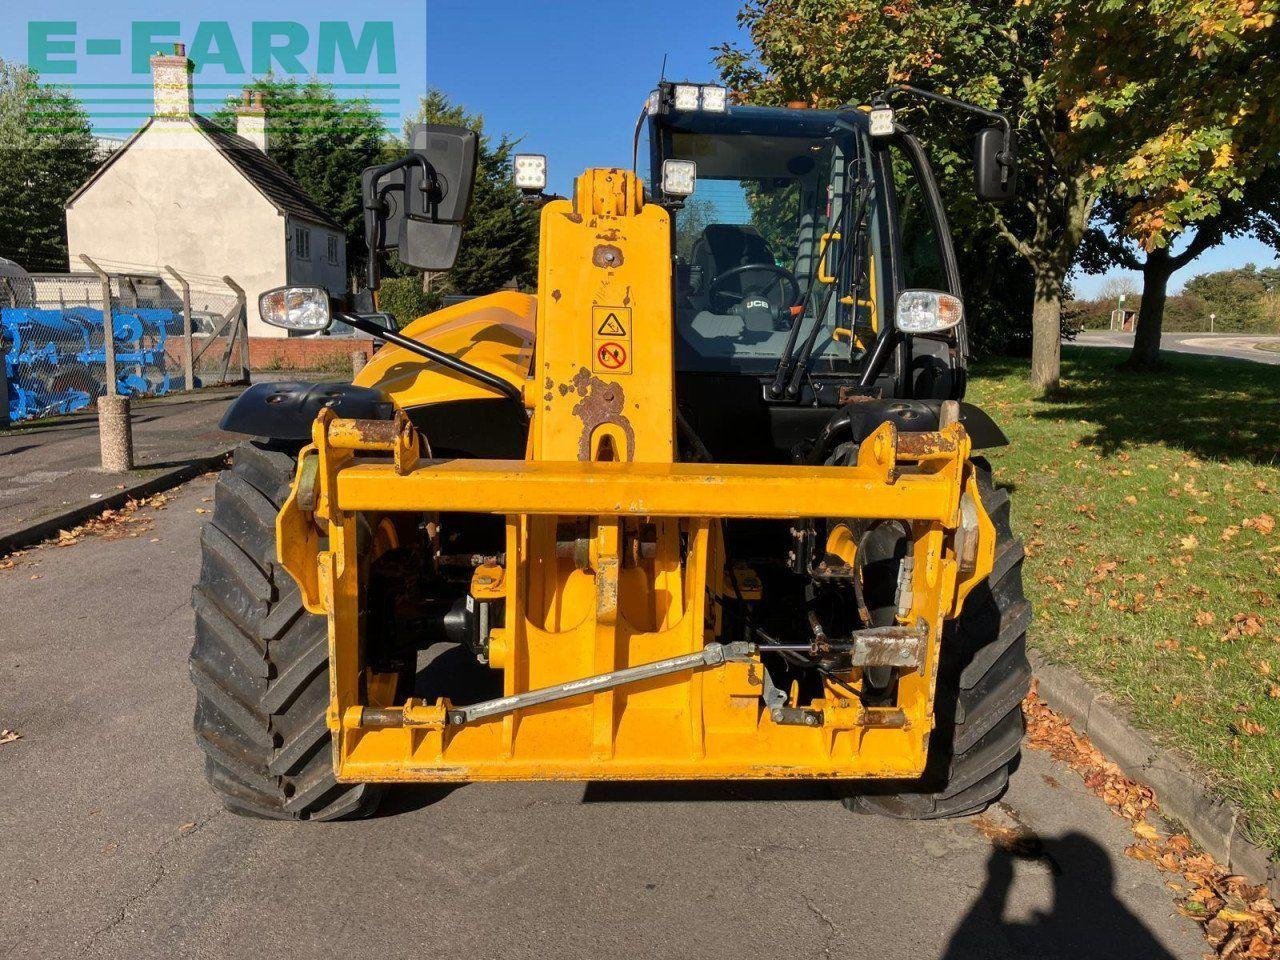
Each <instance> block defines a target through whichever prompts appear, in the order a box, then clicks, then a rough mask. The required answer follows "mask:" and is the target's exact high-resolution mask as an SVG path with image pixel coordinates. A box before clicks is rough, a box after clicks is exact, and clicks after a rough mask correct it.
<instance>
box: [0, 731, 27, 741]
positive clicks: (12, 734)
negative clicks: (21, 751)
mask: <svg viewBox="0 0 1280 960" xmlns="http://www.w3.org/2000/svg"><path fill="white" fill-rule="evenodd" d="M21 739H22V734H20V733H18V731H17V730H0V743H13V741H15V740H21Z"/></svg>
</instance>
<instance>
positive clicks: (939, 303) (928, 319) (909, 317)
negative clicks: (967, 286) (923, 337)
mask: <svg viewBox="0 0 1280 960" xmlns="http://www.w3.org/2000/svg"><path fill="white" fill-rule="evenodd" d="M963 319H964V304H963V303H962V302H961V301H960V298H959V297H953V296H952V295H951V294H949V293H940V292H939V291H937V290H904V291H902V293H901V294H900V295H899V297H898V312H897V323H898V329H899V330H901V331H902V332H903V333H941V332H942V331H943V330H950V329H952V328H953V327H958V326H959V325H960V321H961V320H963Z"/></svg>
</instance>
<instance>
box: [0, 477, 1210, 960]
mask: <svg viewBox="0 0 1280 960" xmlns="http://www.w3.org/2000/svg"><path fill="white" fill-rule="evenodd" d="M212 496H213V484H212V481H211V480H210V479H208V478H203V479H200V480H198V481H196V482H193V483H191V484H188V485H187V486H185V487H183V488H181V489H180V490H179V491H177V492H176V493H175V494H174V499H173V500H172V501H171V502H170V503H169V504H168V506H167V507H165V508H164V509H161V510H154V511H152V510H149V511H145V512H144V514H143V516H146V517H150V518H152V519H151V522H150V524H149V525H146V524H135V525H133V526H131V527H130V528H128V529H127V531H125V533H126V535H125V536H124V538H123V539H117V540H108V539H101V538H97V539H85V540H82V541H80V542H79V543H76V544H75V545H73V546H67V547H52V546H47V547H42V548H39V549H35V550H32V551H30V552H29V553H27V554H25V555H23V556H20V557H18V558H16V562H15V563H14V565H12V566H11V567H9V568H8V569H0V591H2V592H3V596H4V598H5V602H4V603H3V604H0V727H6V728H9V729H13V730H16V731H17V732H18V733H19V734H21V739H20V740H17V741H14V742H11V743H4V744H0V864H3V865H4V868H3V870H0V956H3V957H6V958H8V960H19V958H41V960H48V958H55V957H58V958H60V957H71V956H76V957H99V958H111V960H118V958H137V957H157V958H159V957H163V958H166V960H167V958H180V957H198V958H213V957H278V956H299V957H320V956H344V957H353V958H365V957H388V958H400V957H408V956H418V955H422V956H433V955H439V956H447V957H456V958H459V960H469V958H477V957H484V958H502V960H515V958H526V957H527V958H538V960H545V958H547V957H554V958H557V960H559V958H576V957H582V958H592V960H599V958H605V957H613V956H619V957H621V956H625V957H650V956H663V957H699V958H721V957H723V958H732V960H740V958H742V957H743V956H757V957H766V958H771V957H783V956H787V957H836V958H839V957H860V958H861V957H870V956H874V957H877V958H886V960H894V958H903V960H907V958H910V960H927V958H935V957H946V958H948V960H979V958H1009V960H1012V958H1015V957H1017V958H1025V957H1037V958H1055V960H1057V958H1062V960H1066V958H1073V960H1075V958H1080V957H1088V958H1090V960H1111V958H1114V960H1121V958H1124V960H1129V958H1139V957H1140V958H1143V960H1161V958H1170V957H1176V958H1179V960H1181V958H1188V960H1190V958H1199V957H1200V956H1201V955H1202V954H1203V953H1204V952H1205V949H1206V945H1205V942H1204V940H1203V938H1202V935H1201V933H1200V931H1199V928H1198V927H1197V926H1196V925H1195V924H1193V923H1192V922H1190V921H1188V920H1185V919H1183V918H1182V917H1180V916H1178V915H1177V914H1176V912H1175V910H1174V903H1173V896H1172V894H1171V893H1170V892H1169V891H1168V890H1167V889H1166V888H1165V887H1164V885H1163V882H1162V879H1161V877H1160V875H1159V874H1158V873H1157V872H1156V871H1155V870H1154V868H1152V867H1151V866H1150V865H1149V864H1146V863H1141V862H1138V861H1136V860H1133V859H1131V858H1129V857H1126V856H1125V855H1124V849H1125V846H1126V845H1127V844H1129V843H1131V842H1133V835H1132V833H1131V832H1130V829H1129V826H1128V824H1127V823H1126V822H1125V821H1123V820H1121V819H1119V818H1117V817H1115V816H1114V815H1112V814H1111V813H1110V812H1109V811H1108V810H1107V808H1106V807H1105V806H1104V805H1103V803H1102V802H1101V801H1100V800H1098V799H1097V798H1096V797H1094V796H1093V795H1092V794H1090V793H1089V792H1088V791H1087V790H1086V789H1085V788H1084V786H1083V784H1082V783H1081V781H1080V778H1079V777H1078V776H1077V775H1076V774H1074V773H1073V772H1071V771H1070V770H1068V769H1066V768H1065V767H1063V766H1061V765H1059V764H1057V763H1055V762H1054V761H1052V760H1051V759H1049V758H1048V757H1047V756H1046V755H1045V754H1044V753H1039V752H1029V753H1027V754H1026V755H1025V758H1024V761H1023V764H1022V767H1021V769H1020V770H1019V771H1018V772H1017V774H1016V775H1015V777H1014V780H1013V785H1012V788H1011V790H1010V791H1009V793H1008V795H1007V796H1006V798H1005V800H1004V801H1003V802H1002V804H1001V805H1000V806H999V807H996V808H993V809H992V810H991V811H989V812H988V814H986V815H985V817H983V818H969V819H964V820H959V821H951V822H937V823H909V822H898V821H892V820H882V819H873V818H867V817H861V816H857V815H854V814H850V813H848V812H847V811H845V810H844V809H843V808H842V807H841V806H840V805H839V804H838V803H837V802H835V801H834V800H833V799H832V795H831V792H830V790H829V788H828V787H826V786H823V785H821V784H817V785H815V784H806V783H799V782H793V783H775V784H762V785H753V784H747V783H727V784H688V785H681V784H667V785H653V784H589V785H585V786H584V785H583V784H573V783H561V784H554V783H553V784H502V785H480V784H476V785H468V786H464V787H461V788H458V789H428V788H395V789H393V791H392V793H391V795H390V797H389V798H388V802H387V803H386V804H385V805H384V808H383V811H382V812H381V814H380V815H379V816H378V817H376V818H374V819H371V820H366V821H361V822H355V823H337V824H279V823H270V822H264V821H259V820H246V819H242V818H240V817H236V816H233V815H231V814H228V813H226V812H224V811H223V810H222V808H221V807H220V805H219V804H218V802H217V800H216V799H215V798H214V796H213V794H212V793H210V792H209V790H208V789H207V787H206V786H205V783H204V779H203V776H202V773H201V766H202V762H201V755H200V753H199V751H198V750H197V748H196V745H195V742H194V738H193V735H192V732H191V712H192V708H193V702H194V694H193V693H192V690H191V687H190V684H189V683H188V680H187V653H188V650H189V649H190V646H191V641H192V629H193V627H192V613H191V608H190V601H189V596H190V589H191V582H192V580H193V579H194V577H195V575H196V572H197V569H198V566H199V549H198V540H199V528H200V525H201V523H202V522H203V521H204V519H205V517H206V515H207V514H208V512H209V511H210V510H211V508H212V501H211V498H212Z"/></svg>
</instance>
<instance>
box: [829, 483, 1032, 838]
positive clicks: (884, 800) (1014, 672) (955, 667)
mask: <svg viewBox="0 0 1280 960" xmlns="http://www.w3.org/2000/svg"><path fill="white" fill-rule="evenodd" d="M974 466H975V467H976V468H977V477H978V490H979V494H980V496H981V497H982V503H983V506H985V507H986V509H987V512H988V514H990V516H991V520H992V523H993V524H994V525H995V528H996V557H995V565H994V567H993V568H992V571H991V576H990V577H989V578H988V579H987V581H986V582H985V583H982V584H979V585H978V586H977V587H975V588H974V590H973V592H972V593H970V594H969V597H968V599H967V600H966V601H965V605H964V609H963V610H962V611H961V613H960V616H959V617H958V618H957V619H956V620H954V621H952V622H951V623H949V624H948V626H947V631H946V633H945V635H944V638H943V644H942V656H943V660H942V663H941V665H940V668H939V673H938V693H937V698H936V706H935V710H936V714H937V726H936V727H935V728H934V731H933V734H932V737H931V739H930V742H929V760H928V766H927V768H926V770H925V774H924V776H923V777H922V778H921V779H920V780H919V781H910V782H905V783H904V782H902V781H896V782H894V783H891V784H885V785H883V786H878V787H868V788H865V790H861V791H860V792H859V793H858V794H856V795H854V796H849V797H845V798H844V799H843V800H842V802H843V803H844V805H845V806H846V807H848V808H849V809H850V810H853V811H856V812H859V813H873V814H879V815H881V816H890V817H896V818H900V819H906V820H933V819H941V818H944V817H962V816H967V815H969V814H973V813H978V812H980V811H982V810H984V809H986V808H987V807H988V806H989V805H990V804H992V803H994V802H995V801H996V800H998V799H1000V797H1001V796H1002V795H1003V794H1004V791H1005V789H1006V788H1007V787H1008V785H1009V776H1010V774H1012V773H1013V771H1014V770H1015V769H1017V766H1018V760H1019V757H1020V755H1021V751H1022V738H1023V733H1024V731H1025V724H1024V722H1023V717H1022V700H1023V698H1024V697H1025V696H1026V695H1027V691H1028V690H1029V689H1030V686H1031V664H1030V663H1029V662H1028V661H1027V627H1028V626H1029V625H1030V623H1031V604H1030V603H1029V602H1028V601H1027V598H1026V596H1025V595H1024V594H1023V592H1022V559H1023V550H1022V543H1021V542H1020V541H1019V540H1017V539H1016V538H1015V537H1014V535H1013V530H1012V529H1011V527H1010V524H1009V491H1007V490H997V489H995V487H994V485H993V484H992V481H991V467H990V465H989V464H988V463H987V462H986V460H982V459H975V460H974Z"/></svg>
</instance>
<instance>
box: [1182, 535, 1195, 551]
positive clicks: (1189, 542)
mask: <svg viewBox="0 0 1280 960" xmlns="http://www.w3.org/2000/svg"><path fill="white" fill-rule="evenodd" d="M1178 543H1179V544H1180V545H1181V546H1182V549H1183V550H1194V549H1195V548H1196V547H1198V546H1200V541H1199V540H1197V539H1196V537H1195V534H1191V535H1190V536H1186V537H1183V538H1182V539H1181V540H1179V541H1178Z"/></svg>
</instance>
